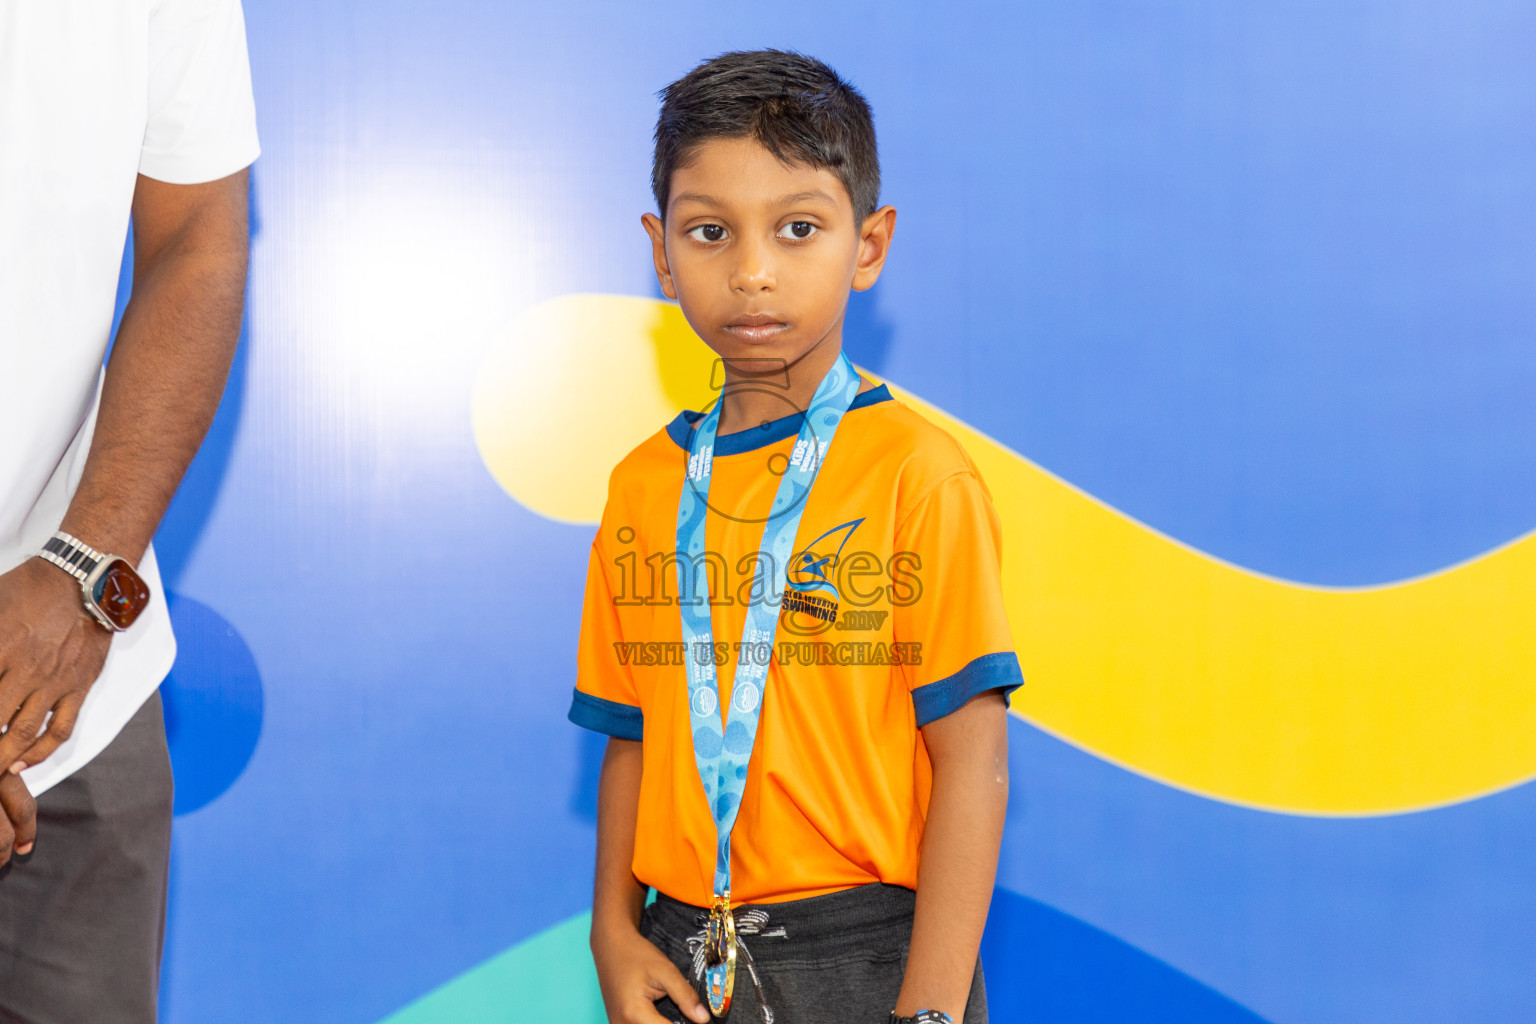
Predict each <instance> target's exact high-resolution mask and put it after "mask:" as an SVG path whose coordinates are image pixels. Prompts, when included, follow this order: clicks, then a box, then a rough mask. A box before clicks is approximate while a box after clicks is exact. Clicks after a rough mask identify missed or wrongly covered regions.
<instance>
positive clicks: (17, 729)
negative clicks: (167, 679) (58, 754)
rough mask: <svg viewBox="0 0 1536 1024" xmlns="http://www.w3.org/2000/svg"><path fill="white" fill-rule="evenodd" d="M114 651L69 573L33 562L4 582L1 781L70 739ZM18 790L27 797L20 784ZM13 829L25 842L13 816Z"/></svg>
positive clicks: (0, 582) (0, 603)
mask: <svg viewBox="0 0 1536 1024" xmlns="http://www.w3.org/2000/svg"><path fill="white" fill-rule="evenodd" d="M111 643H112V635H111V634H110V633H108V632H107V631H106V630H104V629H102V628H101V627H100V626H98V625H97V624H96V622H95V621H94V620H93V619H92V618H91V617H90V614H89V613H88V612H87V611H86V610H85V606H84V604H83V603H82V601H81V598H80V584H79V583H77V582H76V581H75V580H74V579H73V578H72V577H71V576H70V575H69V574H68V573H66V572H64V571H63V570H62V569H59V568H57V567H56V566H52V565H49V564H48V563H47V562H44V561H43V560H42V559H40V558H29V559H27V560H26V561H25V562H23V563H21V564H20V565H18V566H17V567H16V568H14V569H12V570H11V571H10V572H7V573H4V574H0V722H8V723H10V729H9V731H7V732H6V733H5V734H4V735H0V773H4V774H3V776H0V781H4V780H8V779H14V778H15V775H14V773H16V772H20V771H21V770H22V769H23V768H30V767H31V766H32V765H34V764H37V763H39V762H40V761H42V760H43V759H44V758H46V757H47V756H48V755H49V754H52V753H53V752H54V751H55V750H57V749H58V747H59V744H61V743H63V742H64V741H65V740H67V739H69V735H70V733H71V732H73V731H74V728H75V718H76V716H78V715H79V714H80V705H81V704H82V703H84V702H85V695H86V694H87V693H88V692H89V691H90V689H91V684H93V683H95V682H96V677H97V676H99V675H100V674H101V666H102V665H103V663H105V662H106V660H107V648H108V647H109V646H110V645H111ZM50 711H51V712H52V713H53V717H52V718H51V719H50V718H48V713H49V712H50ZM44 721H47V723H48V730H47V732H43V723H44ZM39 733H41V734H42V736H41V738H39V736H38V734H39ZM15 783H16V785H18V786H21V789H22V791H23V792H25V790H26V787H25V785H22V783H21V780H20V779H15ZM6 785H10V783H9V782H8V781H6ZM28 799H29V800H30V797H29V798H28ZM6 810H7V811H8V812H9V811H10V810H11V805H10V804H9V803H7V804H6ZM10 822H11V825H12V826H15V827H16V829H17V833H18V835H20V833H21V823H20V822H18V821H17V819H16V818H15V817H14V816H11V819H10ZM27 827H28V828H29V829H30V828H31V827H32V826H31V825H30V824H28V826H27ZM30 834H31V833H30V832H29V833H28V835H30ZM0 835H3V833H0ZM30 842H31V840H30V839H28V843H30ZM6 854H7V856H9V848H8V847H7V850H6Z"/></svg>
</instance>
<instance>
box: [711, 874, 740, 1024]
mask: <svg viewBox="0 0 1536 1024" xmlns="http://www.w3.org/2000/svg"><path fill="white" fill-rule="evenodd" d="M704 935H705V939H704V994H705V995H706V996H707V997H708V999H709V1012H710V1013H712V1014H714V1015H715V1016H716V1017H724V1016H725V1014H726V1011H728V1010H729V1009H730V1008H731V993H733V992H734V991H735V990H736V918H735V917H733V916H732V915H731V894H730V893H729V892H727V893H726V894H725V895H723V896H716V897H715V903H714V906H712V907H710V908H709V922H708V923H707V924H706V925H705V926H704Z"/></svg>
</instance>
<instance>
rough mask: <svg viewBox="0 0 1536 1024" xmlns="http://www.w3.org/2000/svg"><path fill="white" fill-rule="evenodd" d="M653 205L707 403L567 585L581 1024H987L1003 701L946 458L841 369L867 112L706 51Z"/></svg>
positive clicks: (859, 235) (944, 446)
mask: <svg viewBox="0 0 1536 1024" xmlns="http://www.w3.org/2000/svg"><path fill="white" fill-rule="evenodd" d="M652 184H653V188H654V190H655V193H656V200H657V205H658V209H659V210H660V214H659V215H655V214H646V215H645V217H644V218H643V219H644V224H645V228H646V230H647V232H648V233H649V235H650V238H651V242H652V246H653V251H654V256H655V262H656V272H657V276H658V279H659V280H660V283H661V287H662V290H663V291H664V292H665V293H666V295H667V296H668V297H669V298H673V299H676V300H677V301H678V302H679V303H680V305H681V307H682V311H683V314H684V316H686V317H687V319H688V322H689V324H690V325H691V326H692V327H693V328H694V330H695V331H696V332H697V333H698V334H699V336H700V337H701V338H703V339H704V341H705V342H706V343H707V344H708V345H709V346H710V347H711V348H712V349H713V350H714V351H715V352H716V353H717V354H718V355H719V356H720V357H721V361H722V363H723V367H724V387H723V391H722V394H721V398H720V400H719V401H718V402H717V403H715V406H714V407H713V408H712V409H710V410H709V411H708V412H706V413H693V412H684V413H682V414H680V415H679V416H678V418H677V419H676V420H674V421H673V422H672V423H671V424H670V425H669V426H668V427H667V428H666V429H664V430H662V431H659V432H658V433H657V434H656V435H654V436H653V437H652V438H650V439H649V440H648V441H646V442H645V443H644V444H642V445H641V446H640V447H638V448H636V449H635V450H634V451H633V452H631V453H630V454H629V455H628V456H627V457H626V458H625V459H624V460H623V462H621V463H620V464H619V465H618V467H617V468H615V469H614V471H613V476H612V478H611V480H610V483H609V494H608V504H607V507H606V509H605V510H604V513H603V521H602V525H601V526H600V527H599V529H598V534H597V537H596V539H595V541H594V542H593V546H592V555H591V561H590V564H589V567H588V576H587V596H586V604H585V608H584V612H583V617H582V632H581V644H580V650H579V655H578V674H577V682H576V692H575V694H574V696H573V700H572V705H571V713H570V717H571V720H572V721H574V722H576V723H577V724H578V725H582V726H586V727H587V728H591V729H596V730H598V731H600V732H603V733H606V734H608V736H609V737H610V739H609V743H608V751H607V754H606V756H605V758H604V761H603V770H602V778H601V783H600V789H599V799H598V855H597V878H596V887H595V896H594V910H593V920H592V951H593V956H594V958H595V960H596V963H597V970H598V977H599V980H600V982H601V984H602V989H603V998H604V1001H605V1003H606V1005H607V1009H608V1015H609V1019H610V1020H612V1021H616V1022H618V1021H623V1022H635V1024H639V1022H646V1024H657V1022H660V1021H681V1020H684V1019H689V1020H694V1021H699V1022H701V1024H704V1022H707V1021H709V1020H710V1019H711V1014H712V1013H713V1014H714V1015H715V1016H717V1017H723V1016H725V1014H726V1013H728V1012H730V1010H731V1009H732V1007H733V1004H734V1009H735V1013H736V1019H737V1020H742V1019H746V1020H762V1021H765V1022H771V1021H773V1020H775V1019H781V1020H783V1021H785V1022H786V1024H804V1022H817V1021H827V1022H837V1024H845V1022H851V1021H865V1022H869V1024H875V1022H880V1021H885V1020H887V1019H889V1020H898V1021H900V1020H913V1021H949V1022H953V1021H956V1020H964V1021H966V1022H970V1024H975V1022H978V1021H985V1020H986V1012H987V1011H986V996H985V992H984V988H983V985H982V981H981V968H980V963H979V960H978V955H977V952H978V949H979V947H980V942H981V933H982V928H983V926H984V924H985V921H986V912H987V906H988V902H989V900H990V897H991V892H992V884H993V879H994V875H995V873H996V868H997V852H998V846H999V843H1000V840H1001V835H1002V827H1003V817H1004V808H1005V804H1006V800H1007V791H1008V767H1007V730H1006V709H1007V696H1008V694H1009V693H1010V692H1011V691H1012V690H1013V689H1014V688H1015V687H1017V686H1018V685H1020V683H1022V681H1023V679H1022V676H1021V674H1020V671H1019V663H1018V658H1017V657H1016V656H1015V654H1014V653H1013V641H1012V637H1011V635H1010V632H1009V628H1008V622H1007V618H1006V615H1005V614H1004V610H1003V600H1002V592H1001V586H1000V582H999V571H1000V569H999V560H1000V556H999V528H998V521H997V514H996V512H995V511H994V510H993V508H992V503H991V499H990V496H989V495H988V493H987V489H986V485H985V484H984V483H983V482H982V480H981V477H980V475H979V474H978V473H977V471H976V467H975V465H974V464H973V463H972V462H971V460H970V458H969V457H968V456H967V455H966V453H965V451H964V450H963V449H962V448H961V447H960V445H959V444H958V443H957V442H956V441H955V440H954V439H953V438H951V437H950V436H949V435H948V434H946V433H944V432H943V431H942V430H940V429H939V428H938V427H936V426H934V425H932V424H931V423H929V422H928V421H927V420H925V419H923V418H922V417H921V416H919V415H917V414H916V413H914V412H913V411H912V410H911V409H909V408H907V407H906V406H904V405H902V404H901V403H900V402H898V401H896V400H894V399H893V398H892V397H891V394H890V392H889V391H888V390H887V389H886V388H885V387H883V386H880V387H877V386H875V385H873V384H872V383H871V382H869V381H867V380H864V379H863V378H860V377H859V376H858V374H857V373H856V372H855V371H854V370H853V368H852V364H851V363H849V362H848V361H847V359H846V357H845V356H843V354H842V326H843V317H844V313H845V310H846V307H847V303H848V294H849V291H850V289H857V290H862V289H866V288H869V287H870V286H871V285H873V284H874V283H875V280H876V278H878V276H879V274H880V271H881V268H882V267H883V266H884V263H885V258H886V255H887V253H888V251H889V248H890V243H891V236H892V232H893V230H894V228H895V222H896V211H895V210H894V209H892V208H891V207H889V206H884V207H877V203H878V197H879V162H878V157H877V152H876V147H875V135H874V126H873V121H872V118H871V115H870V111H869V107H868V105H867V104H866V103H865V101H864V99H863V97H861V96H860V95H859V94H858V93H857V92H856V91H855V90H854V89H853V88H852V87H851V86H849V85H847V84H846V83H845V82H843V81H842V80H841V79H840V78H839V77H838V76H837V74H836V73H835V72H833V71H832V69H830V68H828V67H827V66H826V65H824V64H822V63H820V62H818V61H815V60H812V59H810V58H807V57H803V56H800V55H798V54H790V53H782V52H778V51H772V50H768V51H759V52H752V53H731V54H725V55H723V56H721V57H717V58H715V59H713V60H711V61H707V62H705V63H704V64H701V65H700V66H699V67H697V68H695V69H694V70H693V71H692V72H690V73H689V74H688V75H686V76H684V77H683V78H681V79H679V80H678V81H677V82H674V83H673V84H672V85H670V86H668V88H667V89H666V90H665V92H664V93H663V105H662V111H661V115H660V119H659V121H658V124H657V129H656V154H655V166H654V171H653V179H652ZM651 888H654V889H655V890H656V891H657V898H656V900H655V902H654V903H652V904H650V905H647V904H646V895H647V892H648V890H649V889H651ZM701 992H702V993H703V998H701V996H700V993H701Z"/></svg>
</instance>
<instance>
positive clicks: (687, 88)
mask: <svg viewBox="0 0 1536 1024" xmlns="http://www.w3.org/2000/svg"><path fill="white" fill-rule="evenodd" d="M659 95H660V96H661V115H660V116H659V117H658V118H657V119H656V151H655V156H654V159H653V161H652V163H651V191H652V192H654V193H655V195H656V206H657V209H659V210H660V211H661V215H662V216H663V217H665V216H666V215H667V200H668V198H669V197H670V193H671V187H672V172H673V171H675V170H677V168H679V167H681V166H683V165H684V164H686V163H687V162H688V160H689V158H690V157H691V156H692V155H693V151H694V150H695V149H697V148H698V146H699V145H700V144H702V143H704V142H707V141H708V140H710V139H737V138H746V137H750V138H753V139H756V140H757V141H758V142H760V143H762V144H763V146H764V147H765V148H766V149H767V150H768V152H770V153H772V154H773V155H774V156H776V157H778V158H779V159H780V160H783V161H785V162H786V163H805V164H809V165H811V166H812V167H817V168H823V167H824V168H826V169H827V170H829V171H831V172H832V173H833V174H835V175H837V177H838V180H840V181H841V182H842V183H843V187H844V188H845V189H847V190H848V197H849V198H850V199H852V200H853V212H854V215H855V216H857V217H858V218H859V220H860V221H862V220H863V219H864V218H865V217H867V216H869V215H870V214H871V213H874V212H875V208H876V207H877V206H878V205H879V202H880V154H879V153H878V152H877V150H876V148H875V121H874V117H873V115H872V114H871V113H870V109H869V103H868V102H866V101H865V99H864V97H863V96H861V95H859V92H858V90H857V89H855V88H854V87H853V86H851V85H849V84H848V83H847V82H845V81H843V80H842V79H841V78H839V77H838V74H837V72H836V71H833V70H832V69H831V68H829V67H828V66H827V65H825V64H823V63H822V62H821V61H819V60H816V59H815V58H813V57H807V56H805V55H804V54H801V53H790V52H786V51H784V50H750V51H738V52H735V53H722V54H721V55H720V56H718V57H715V58H713V59H711V60H707V61H705V62H704V63H702V64H700V65H699V66H698V67H696V68H694V69H693V70H692V71H690V72H688V73H687V74H686V75H684V76H683V77H682V78H679V79H678V80H677V81H675V82H673V83H672V84H671V85H669V86H667V87H666V88H665V89H663V90H661V92H660V94H659Z"/></svg>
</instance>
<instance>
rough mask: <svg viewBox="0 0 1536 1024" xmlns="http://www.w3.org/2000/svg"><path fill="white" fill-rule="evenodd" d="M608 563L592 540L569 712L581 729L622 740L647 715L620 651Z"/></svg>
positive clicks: (638, 730)
mask: <svg viewBox="0 0 1536 1024" xmlns="http://www.w3.org/2000/svg"><path fill="white" fill-rule="evenodd" d="M605 525H606V521H605ZM601 536H602V534H601V532H600V533H599V538H601ZM610 568H611V563H609V562H608V560H607V559H606V558H605V557H604V554H603V549H602V544H601V543H600V541H594V542H593V544H592V554H591V557H590V558H589V559H588V562H587V594H586V599H585V601H584V602H583V604H582V609H581V639H580V641H579V642H578V646H577V652H576V689H575V692H574V693H573V694H572V695H571V710H570V712H569V714H568V716H567V717H569V718H570V720H571V721H572V722H575V723H576V724H577V725H579V726H581V727H583V728H585V729H592V730H593V731H595V732H601V733H607V734H608V735H609V736H614V737H617V738H618V739H621V740H638V739H641V738H642V736H643V735H644V731H645V718H644V715H643V714H642V712H641V710H640V698H639V695H638V692H637V690H636V688H635V681H634V677H633V676H632V675H631V674H630V669H629V666H627V665H625V664H624V663H623V661H622V660H621V659H620V658H619V656H618V651H619V650H620V648H621V645H622V642H623V640H624V635H623V629H622V626H621V622H620V618H619V609H618V606H617V605H616V604H614V601H613V589H612V585H611V583H610V581H609V579H608V571H609V569H610Z"/></svg>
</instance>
